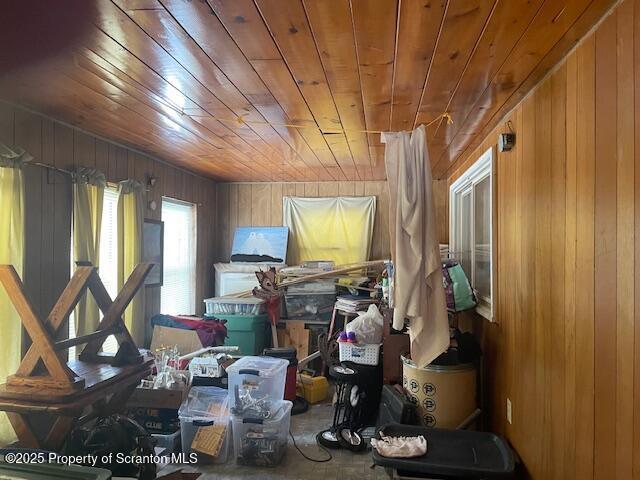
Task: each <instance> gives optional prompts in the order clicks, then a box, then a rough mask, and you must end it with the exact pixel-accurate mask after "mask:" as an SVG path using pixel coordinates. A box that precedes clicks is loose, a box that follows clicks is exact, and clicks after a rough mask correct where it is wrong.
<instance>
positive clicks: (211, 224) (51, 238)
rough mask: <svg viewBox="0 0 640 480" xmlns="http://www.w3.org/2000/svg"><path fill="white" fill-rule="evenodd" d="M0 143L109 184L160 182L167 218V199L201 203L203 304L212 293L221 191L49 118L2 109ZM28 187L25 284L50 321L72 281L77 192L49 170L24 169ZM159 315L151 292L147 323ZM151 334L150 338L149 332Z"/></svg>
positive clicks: (155, 292)
mask: <svg viewBox="0 0 640 480" xmlns="http://www.w3.org/2000/svg"><path fill="white" fill-rule="evenodd" d="M0 142H3V143H5V144H7V145H15V146H20V147H22V148H24V149H25V150H27V151H28V152H29V153H31V154H32V155H33V156H34V162H41V163H46V164H51V165H55V166H56V167H60V168H64V169H72V168H74V167H77V166H89V167H96V168H97V169H99V170H101V171H103V172H104V173H105V174H106V176H107V180H108V181H110V182H116V181H119V180H124V179H127V178H134V179H136V180H140V181H142V182H144V183H146V179H147V177H148V176H149V175H153V176H155V177H156V178H157V183H156V185H155V186H154V187H153V189H152V190H151V191H150V192H148V194H147V201H151V200H155V201H156V203H157V205H158V207H157V209H156V210H155V211H152V210H151V209H149V208H147V209H146V212H145V216H146V217H147V218H155V219H160V216H161V199H162V196H167V197H172V198H176V199H180V200H184V201H188V202H193V203H196V204H197V219H198V220H197V224H198V225H197V281H196V290H197V302H196V305H197V307H198V308H201V305H202V302H201V300H202V298H207V297H208V296H211V295H212V294H213V278H212V275H211V272H210V265H212V263H213V257H214V253H215V239H214V230H215V222H216V209H215V184H214V183H213V182H212V181H211V180H209V179H206V178H203V177H199V176H196V175H193V174H191V173H189V172H186V171H184V170H181V169H178V168H174V167H172V166H169V165H168V164H165V163H163V162H160V161H156V160H154V159H152V158H150V157H147V156H144V155H142V154H140V153H137V152H135V151H132V150H128V149H126V148H124V147H121V146H118V145H115V144H112V143H109V142H107V141H104V140H101V139H99V138H96V137H94V136H92V135H89V134H87V133H84V132H82V131H80V130H76V129H74V128H72V127H69V126H67V125H64V124H61V123H57V122H55V121H53V120H51V119H49V118H46V117H42V116H40V115H37V114H34V113H31V112H28V111H26V110H22V109H20V108H17V107H13V106H12V105H9V104H7V103H4V102H0ZM24 174H25V183H26V189H25V190H26V205H25V210H26V264H25V270H24V279H23V280H24V282H25V287H26V289H27V293H28V296H29V299H30V300H31V302H32V303H33V305H34V307H35V309H36V312H37V313H38V314H40V315H41V316H46V315H47V314H48V313H49V310H50V309H51V307H52V306H53V304H54V302H55V300H56V299H57V297H58V295H59V294H60V293H61V292H62V289H63V288H64V286H65V285H66V283H67V281H68V280H69V275H70V240H71V213H72V196H71V195H72V193H71V192H72V189H71V183H70V180H69V177H68V176H67V175H64V174H60V173H56V172H54V171H50V170H48V169H45V168H42V167H35V166H27V167H25V169H24ZM159 310H160V287H147V288H146V317H147V318H146V320H147V325H148V319H149V318H150V316H151V315H153V314H155V313H158V312H159ZM148 333H149V332H148Z"/></svg>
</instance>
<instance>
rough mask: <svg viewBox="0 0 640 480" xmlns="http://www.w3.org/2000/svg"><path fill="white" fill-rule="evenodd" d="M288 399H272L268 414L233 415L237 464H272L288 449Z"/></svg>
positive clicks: (289, 411)
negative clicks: (272, 410)
mask: <svg viewBox="0 0 640 480" xmlns="http://www.w3.org/2000/svg"><path fill="white" fill-rule="evenodd" d="M292 405H293V404H292V403H291V402H290V401H288V400H280V401H277V402H275V404H274V406H275V410H274V412H273V414H272V415H271V416H270V417H269V418H267V419H264V418H242V417H237V416H235V415H234V416H233V417H232V419H233V420H232V421H233V447H234V450H235V455H236V462H237V463H238V464H240V465H255V466H260V467H274V466H276V465H278V464H279V463H280V461H281V460H282V457H283V456H284V454H285V452H286V451H287V442H288V435H289V424H290V423H291V406H292Z"/></svg>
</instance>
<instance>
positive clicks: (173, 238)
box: [160, 198, 196, 315]
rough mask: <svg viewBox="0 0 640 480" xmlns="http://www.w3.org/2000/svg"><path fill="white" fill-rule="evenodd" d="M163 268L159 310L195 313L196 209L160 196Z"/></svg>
mask: <svg viewBox="0 0 640 480" xmlns="http://www.w3.org/2000/svg"><path fill="white" fill-rule="evenodd" d="M162 221H163V222H164V257H163V263H164V270H163V282H162V288H161V291H160V311H161V312H162V313H164V314H168V315H193V314H195V311H196V308H195V300H196V293H195V292H196V286H195V283H196V274H195V272H196V266H195V263H196V208H195V205H193V204H191V203H186V202H181V201H178V200H173V199H169V198H163V199H162Z"/></svg>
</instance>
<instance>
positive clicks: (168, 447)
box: [151, 430, 181, 454]
mask: <svg viewBox="0 0 640 480" xmlns="http://www.w3.org/2000/svg"><path fill="white" fill-rule="evenodd" d="M180 435H181V433H180V430H176V431H175V432H173V433H169V434H166V435H165V434H162V433H153V434H151V436H152V437H153V438H154V439H155V441H156V447H157V448H162V449H163V450H164V453H165V454H169V453H174V452H175V451H176V450H177V449H178V447H179V446H180Z"/></svg>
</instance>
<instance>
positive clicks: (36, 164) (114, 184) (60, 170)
mask: <svg viewBox="0 0 640 480" xmlns="http://www.w3.org/2000/svg"><path fill="white" fill-rule="evenodd" d="M25 165H30V166H33V167H42V168H46V169H48V170H53V171H55V172H58V173H62V174H63V175H68V176H70V177H73V176H74V172H72V171H71V170H67V169H65V168H60V167H56V166H55V165H50V164H48V163H41V162H26V163H25ZM127 180H129V179H124V180H120V181H118V182H109V181H107V182H105V183H106V184H107V186H109V187H117V186H118V184H119V183H121V182H126V181H127ZM144 191H145V192H149V191H150V189H149V188H148V187H145V188H144Z"/></svg>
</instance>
